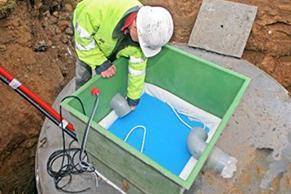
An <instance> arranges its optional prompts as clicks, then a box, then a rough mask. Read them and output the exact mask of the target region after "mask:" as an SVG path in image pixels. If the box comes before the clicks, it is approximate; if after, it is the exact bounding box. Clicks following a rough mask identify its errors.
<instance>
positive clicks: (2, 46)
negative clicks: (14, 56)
mask: <svg viewBox="0 0 291 194" xmlns="http://www.w3.org/2000/svg"><path fill="white" fill-rule="evenodd" d="M6 50H7V48H6V46H5V45H4V44H0V52H4V51H6Z"/></svg>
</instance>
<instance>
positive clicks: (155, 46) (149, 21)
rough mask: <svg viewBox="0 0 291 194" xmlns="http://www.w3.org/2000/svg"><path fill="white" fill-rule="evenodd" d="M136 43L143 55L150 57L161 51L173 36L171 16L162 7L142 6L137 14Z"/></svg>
mask: <svg viewBox="0 0 291 194" xmlns="http://www.w3.org/2000/svg"><path fill="white" fill-rule="evenodd" d="M136 27H137V34H138V41H139V44H140V47H141V50H142V52H143V54H144V55H145V56H146V57H152V56H155V55H156V54H158V53H159V52H160V51H161V47H162V46H164V45H165V44H167V43H168V42H169V40H170V39H171V37H172V35H173V30H174V24H173V19H172V16H171V14H170V13H169V11H168V10H166V9H165V8H163V7H151V6H143V7H141V8H140V10H139V11H138V13H137V19H136Z"/></svg>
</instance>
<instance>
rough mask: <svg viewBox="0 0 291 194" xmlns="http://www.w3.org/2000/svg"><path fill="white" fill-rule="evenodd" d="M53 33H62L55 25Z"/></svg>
mask: <svg viewBox="0 0 291 194" xmlns="http://www.w3.org/2000/svg"><path fill="white" fill-rule="evenodd" d="M55 33H56V35H59V34H61V33H62V31H61V30H60V29H59V28H58V27H56V29H55Z"/></svg>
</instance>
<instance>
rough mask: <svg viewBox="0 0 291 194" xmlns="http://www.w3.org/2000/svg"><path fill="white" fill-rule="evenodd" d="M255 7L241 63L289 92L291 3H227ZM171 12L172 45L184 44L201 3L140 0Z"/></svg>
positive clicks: (249, 0) (195, 0)
mask: <svg viewBox="0 0 291 194" xmlns="http://www.w3.org/2000/svg"><path fill="white" fill-rule="evenodd" d="M230 1H233V2H239V3H244V4H248V5H254V6H257V8H258V10H257V16H256V19H255V22H254V25H253V29H252V31H251V34H250V37H249V40H248V42H247V45H246V48H245V51H244V54H243V56H242V58H243V59H246V60H248V61H249V62H251V63H253V64H255V65H256V66H258V67H259V68H261V69H262V70H264V71H265V72H267V73H268V74H270V75H271V76H272V77H273V78H275V79H276V80H277V81H278V82H279V83H280V84H282V85H283V86H284V87H285V88H286V89H287V90H289V92H291V14H290V13H291V2H290V0H275V1H274V0H230ZM143 2H144V3H146V4H150V5H160V6H163V7H166V8H168V9H169V10H170V12H171V13H172V15H173V17H174V23H175V34H174V37H173V39H172V40H173V41H176V42H184V43H187V42H188V40H189V36H190V34H191V31H192V29H193V26H194V23H195V20H196V17H197V15H198V11H199V8H200V6H201V3H202V0H180V1H172V0H143Z"/></svg>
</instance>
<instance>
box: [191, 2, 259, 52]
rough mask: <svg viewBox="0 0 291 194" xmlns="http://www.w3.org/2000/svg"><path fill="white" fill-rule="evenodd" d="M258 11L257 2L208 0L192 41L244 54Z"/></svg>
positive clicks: (193, 45) (214, 48)
mask: <svg viewBox="0 0 291 194" xmlns="http://www.w3.org/2000/svg"><path fill="white" fill-rule="evenodd" d="M256 13H257V8H256V7H255V6H249V5H244V4H241V3H233V2H228V1H223V0H215V1H213V0H204V1H203V3H202V5H201V8H200V11H199V13H198V16H197V19H196V22H195V25H194V28H193V31H192V34H191V37H190V40H189V43H188V45H189V46H192V47H197V48H202V49H206V50H209V51H213V52H217V53H220V54H224V55H229V56H234V57H239V58H240V57H241V56H242V54H243V51H244V48H245V45H246V43H247V40H248V37H249V34H250V32H251V29H252V25H253V22H254V19H255V17H256Z"/></svg>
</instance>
